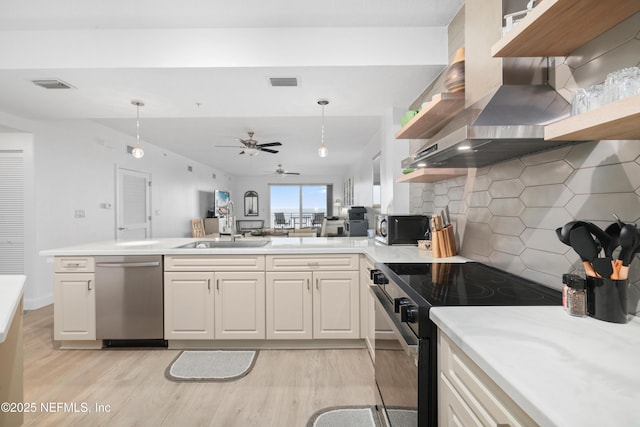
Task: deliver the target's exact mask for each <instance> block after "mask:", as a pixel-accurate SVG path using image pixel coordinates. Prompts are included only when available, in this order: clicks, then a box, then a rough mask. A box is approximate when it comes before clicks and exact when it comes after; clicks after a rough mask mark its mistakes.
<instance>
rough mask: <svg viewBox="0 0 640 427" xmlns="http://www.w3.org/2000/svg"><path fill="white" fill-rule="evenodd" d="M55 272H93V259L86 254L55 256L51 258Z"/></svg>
mask: <svg viewBox="0 0 640 427" xmlns="http://www.w3.org/2000/svg"><path fill="white" fill-rule="evenodd" d="M53 269H54V271H55V272H56V273H93V272H94V271H95V261H94V258H93V257H87V256H79V257H78V256H57V257H55V258H54V260H53Z"/></svg>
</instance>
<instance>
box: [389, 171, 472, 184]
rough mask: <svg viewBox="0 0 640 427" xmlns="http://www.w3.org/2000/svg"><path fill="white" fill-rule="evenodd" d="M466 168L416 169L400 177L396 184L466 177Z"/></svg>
mask: <svg viewBox="0 0 640 427" xmlns="http://www.w3.org/2000/svg"><path fill="white" fill-rule="evenodd" d="M467 171H468V169H466V168H424V169H417V170H415V171H413V172H411V173H408V174H405V175H403V176H400V177H398V178H397V179H396V182H398V183H402V182H409V183H411V182H422V183H424V182H437V181H442V180H443V179H449V178H453V177H456V176H461V175H466V174H467Z"/></svg>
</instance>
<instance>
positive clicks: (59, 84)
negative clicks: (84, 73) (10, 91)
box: [31, 79, 75, 89]
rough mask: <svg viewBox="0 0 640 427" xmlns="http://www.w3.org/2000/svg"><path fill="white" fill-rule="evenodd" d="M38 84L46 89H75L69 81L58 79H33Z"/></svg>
mask: <svg viewBox="0 0 640 427" xmlns="http://www.w3.org/2000/svg"><path fill="white" fill-rule="evenodd" d="M31 81H32V82H33V84H35V85H36V86H40V87H43V88H45V89H75V88H74V87H73V86H71V85H70V84H69V83H65V82H63V81H62V80H58V79H40V80H31Z"/></svg>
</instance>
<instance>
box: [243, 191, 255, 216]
mask: <svg viewBox="0 0 640 427" xmlns="http://www.w3.org/2000/svg"><path fill="white" fill-rule="evenodd" d="M244 216H258V192H257V191H253V190H249V191H247V192H246V193H244Z"/></svg>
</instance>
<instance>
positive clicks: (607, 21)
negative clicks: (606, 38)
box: [491, 0, 640, 57]
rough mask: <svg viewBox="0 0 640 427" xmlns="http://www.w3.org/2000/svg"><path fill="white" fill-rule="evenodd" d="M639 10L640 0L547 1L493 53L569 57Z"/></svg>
mask: <svg viewBox="0 0 640 427" xmlns="http://www.w3.org/2000/svg"><path fill="white" fill-rule="evenodd" d="M637 12H640V1H639V0H617V1H615V2H609V1H602V0H543V1H541V2H540V3H539V4H538V6H536V7H535V8H533V10H532V11H531V12H529V14H528V15H527V16H525V17H524V18H523V19H522V20H521V21H520V22H517V23H516V24H514V26H513V29H512V30H511V31H509V32H508V33H507V34H506V35H505V36H504V37H503V38H502V39H501V40H500V41H499V42H497V43H496V44H494V45H493V47H492V49H491V54H492V55H493V56H494V57H516V56H522V57H526V56H566V55H569V54H570V53H571V52H573V51H574V50H576V49H577V48H579V47H580V46H582V45H584V44H585V43H587V42H588V41H590V40H592V39H594V38H595V37H597V36H599V35H600V34H602V33H604V32H605V31H607V30H608V29H610V28H612V27H613V26H615V25H617V24H619V23H620V22H622V21H624V20H625V19H627V18H628V17H630V16H632V15H633V14H635V13H637Z"/></svg>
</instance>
